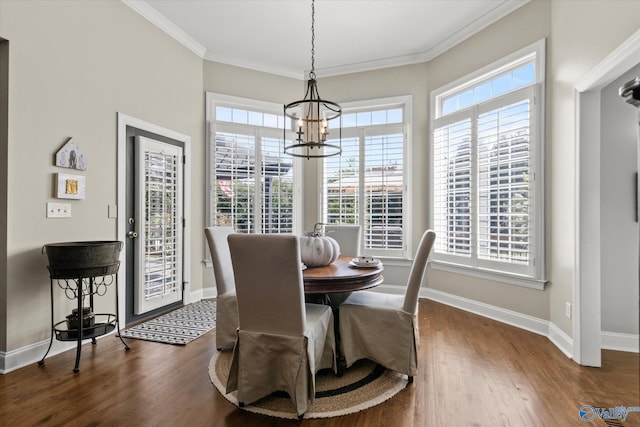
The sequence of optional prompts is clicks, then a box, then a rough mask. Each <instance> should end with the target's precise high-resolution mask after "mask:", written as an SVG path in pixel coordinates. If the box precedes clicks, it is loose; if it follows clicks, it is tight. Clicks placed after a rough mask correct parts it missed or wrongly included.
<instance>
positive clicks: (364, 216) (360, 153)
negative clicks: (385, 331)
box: [322, 99, 408, 257]
mask: <svg viewBox="0 0 640 427" xmlns="http://www.w3.org/2000/svg"><path fill="white" fill-rule="evenodd" d="M403 101H404V102H396V103H395V104H394V105H389V106H387V105H384V106H380V105H376V103H375V101H371V102H369V103H368V105H367V102H366V101H365V102H363V103H360V105H359V106H358V108H354V110H355V111H349V108H348V106H345V105H343V111H345V113H344V115H343V121H342V123H343V127H342V155H341V156H336V157H328V158H326V159H324V167H323V169H322V182H323V190H322V221H323V222H325V223H328V224H360V225H361V226H362V231H363V234H362V237H363V246H364V251H365V253H368V254H372V255H379V256H398V257H400V256H404V254H405V251H406V234H407V229H406V226H405V224H406V220H405V215H406V214H407V210H406V209H405V207H406V204H407V196H406V194H407V192H406V190H407V189H406V176H407V174H408V171H407V168H406V165H405V156H406V145H407V137H406V132H405V127H406V126H407V124H406V123H405V118H406V117H407V113H406V112H405V110H406V109H407V105H408V100H404V99H403ZM362 104H364V106H362Z"/></svg>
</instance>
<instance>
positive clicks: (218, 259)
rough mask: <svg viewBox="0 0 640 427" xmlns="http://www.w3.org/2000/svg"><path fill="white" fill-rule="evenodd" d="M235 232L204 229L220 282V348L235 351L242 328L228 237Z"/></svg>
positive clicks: (217, 282) (217, 330)
mask: <svg viewBox="0 0 640 427" xmlns="http://www.w3.org/2000/svg"><path fill="white" fill-rule="evenodd" d="M232 233H234V229H233V227H227V226H224V227H207V228H205V229H204V234H205V235H206V236H207V242H208V244H209V251H210V253H211V262H212V263H213V274H214V276H215V279H216V290H217V297H216V348H217V349H218V350H224V349H231V348H233V345H234V344H235V343H236V330H237V329H238V304H237V302H236V285H235V280H234V276H233V267H232V266H231V254H230V253H229V243H228V242H227V236H228V235H229V234H232Z"/></svg>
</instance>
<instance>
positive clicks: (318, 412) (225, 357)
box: [209, 351, 407, 419]
mask: <svg viewBox="0 0 640 427" xmlns="http://www.w3.org/2000/svg"><path fill="white" fill-rule="evenodd" d="M232 353H233V352H232V351H218V352H216V353H215V354H214V355H213V357H212V358H211V362H210V363H209V377H210V378H211V382H212V383H213V385H214V386H215V387H216V388H217V389H218V391H219V392H220V393H221V394H222V395H223V396H224V397H225V398H226V399H227V400H228V401H229V402H231V403H233V404H234V405H236V406H238V398H237V394H236V392H235V391H234V392H232V393H229V394H225V388H226V384H227V378H228V376H229V369H230V367H231V356H232ZM406 386H407V376H406V375H402V374H399V373H397V372H394V371H390V370H388V369H385V368H383V367H381V366H379V365H378V364H376V363H374V362H371V361H369V360H360V361H358V362H356V363H354V364H353V365H352V366H351V367H350V368H349V369H347V371H346V372H345V373H344V374H343V375H342V376H340V377H338V376H336V375H335V374H334V373H333V372H332V371H327V370H323V371H320V372H318V373H317V374H316V398H315V400H314V402H313V404H312V405H311V407H310V408H309V410H307V412H306V413H305V414H304V418H305V419H306V418H329V417H337V416H340V415H346V414H351V413H353V412H358V411H362V410H363V409H367V408H370V407H372V406H375V405H378V404H380V403H382V402H384V401H385V400H387V399H389V398H391V397H393V396H394V395H396V394H397V393H398V392H399V391H401V390H402V389H404V388H405V387H406ZM242 409H244V410H247V411H250V412H255V413H257V414H264V415H269V416H273V417H279V418H289V419H296V418H297V416H296V411H295V407H294V406H293V403H291V399H289V396H288V395H287V394H286V393H284V392H283V393H274V394H272V395H271V396H268V397H265V398H263V399H260V400H259V401H257V402H254V403H253V404H251V405H245V406H244V407H243V408H242Z"/></svg>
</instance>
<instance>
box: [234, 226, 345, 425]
mask: <svg viewBox="0 0 640 427" xmlns="http://www.w3.org/2000/svg"><path fill="white" fill-rule="evenodd" d="M228 241H229V249H230V251H231V262H232V264H233V272H234V274H235V278H236V293H237V298H238V319H239V325H238V331H237V338H236V345H235V347H234V349H233V359H232V363H231V370H230V372H229V378H228V381H227V386H226V391H227V393H229V392H232V391H234V390H237V391H238V392H237V397H238V402H239V405H240V406H241V407H242V406H244V405H246V404H250V403H253V402H255V401H256V400H258V399H260V398H263V397H265V396H268V395H270V394H271V393H273V392H275V391H285V392H287V393H288V394H289V397H290V398H291V401H292V402H293V404H294V405H295V407H296V411H297V414H298V416H299V417H300V418H301V417H302V416H303V415H304V413H305V412H306V411H307V409H308V407H309V406H310V405H311V403H312V402H313V400H314V397H315V374H316V372H318V370H320V369H323V368H332V369H333V370H334V372H335V371H336V363H335V361H336V359H335V339H334V336H335V335H334V329H333V328H334V324H333V313H332V311H331V308H330V307H329V306H325V305H320V304H305V303H304V285H303V279H302V268H301V265H302V263H301V261H300V243H299V239H298V237H296V236H293V235H276V234H232V235H230V236H229V237H228Z"/></svg>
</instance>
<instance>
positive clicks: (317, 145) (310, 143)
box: [284, 0, 342, 159]
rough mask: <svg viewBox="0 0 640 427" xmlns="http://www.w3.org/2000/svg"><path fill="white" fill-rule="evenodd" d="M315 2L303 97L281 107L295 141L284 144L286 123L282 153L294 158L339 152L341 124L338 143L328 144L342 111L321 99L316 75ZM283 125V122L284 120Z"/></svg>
mask: <svg viewBox="0 0 640 427" xmlns="http://www.w3.org/2000/svg"><path fill="white" fill-rule="evenodd" d="M314 3H315V0H312V1H311V71H310V72H309V80H308V82H307V92H306V93H305V94H304V98H303V99H301V100H299V101H294V102H291V103H289V104H286V105H285V106H284V115H285V118H287V117H288V118H290V119H292V120H291V126H292V127H294V130H295V134H296V138H295V140H293V141H292V143H291V144H290V145H286V144H287V143H286V141H287V136H286V134H287V125H286V124H285V127H284V128H285V131H284V133H285V137H284V140H285V147H284V152H285V154H289V155H291V156H294V157H306V158H307V159H310V158H312V157H314V158H317V157H329V156H335V155H338V154H340V153H341V152H342V146H341V145H342V141H341V140H342V129H341V126H340V125H341V123H339V124H338V128H337V132H338V135H337V139H336V140H337V143H331V144H329V143H327V136H328V135H329V129H330V127H329V122H330V121H331V120H334V119H337V118H339V117H340V115H341V114H342V108H341V107H340V105H338V104H337V103H335V102H332V101H327V100H324V99H322V98H320V94H319V93H318V85H317V82H316V73H315V38H316V36H315V29H314V26H315V14H316V10H315V4H314ZM285 122H286V120H285Z"/></svg>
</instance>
